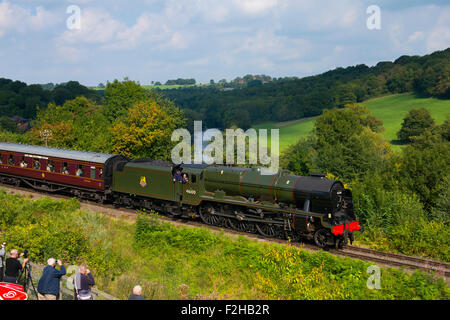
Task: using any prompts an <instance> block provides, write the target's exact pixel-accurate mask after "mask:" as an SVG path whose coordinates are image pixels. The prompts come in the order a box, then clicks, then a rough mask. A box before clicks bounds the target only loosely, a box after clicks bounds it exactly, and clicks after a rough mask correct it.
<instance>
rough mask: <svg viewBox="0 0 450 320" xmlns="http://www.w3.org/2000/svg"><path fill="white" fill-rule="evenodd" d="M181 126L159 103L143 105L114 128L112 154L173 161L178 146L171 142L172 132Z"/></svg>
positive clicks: (140, 102)
mask: <svg viewBox="0 0 450 320" xmlns="http://www.w3.org/2000/svg"><path fill="white" fill-rule="evenodd" d="M179 123H180V122H179V119H177V118H176V117H174V116H173V115H171V114H170V113H169V112H166V111H165V110H164V109H163V108H162V107H161V106H160V105H158V103H157V102H156V101H155V100H151V99H147V100H145V101H139V102H137V103H136V104H135V105H134V106H133V107H131V108H130V109H129V110H128V111H127V116H126V117H123V118H121V121H119V122H117V123H116V125H115V126H114V127H113V128H112V130H111V133H112V140H113V147H112V151H113V152H114V153H119V154H122V155H125V156H128V157H131V158H141V157H149V158H153V159H161V160H169V159H170V156H171V150H172V148H173V147H174V146H175V144H176V142H172V141H171V137H172V132H173V131H174V130H175V129H178V128H179Z"/></svg>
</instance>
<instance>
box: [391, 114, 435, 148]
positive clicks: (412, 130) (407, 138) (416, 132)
mask: <svg viewBox="0 0 450 320" xmlns="http://www.w3.org/2000/svg"><path fill="white" fill-rule="evenodd" d="M434 125H435V123H434V120H433V118H432V117H431V115H430V112H429V111H428V110H427V109H425V108H421V109H412V110H410V111H409V113H408V114H407V115H406V117H405V118H404V119H403V123H402V128H401V129H400V131H399V132H398V133H397V136H398V138H399V139H400V140H401V141H403V142H405V143H409V142H411V138H412V137H415V136H420V135H421V134H423V133H424V132H425V131H426V130H427V129H429V128H431V127H433V126H434Z"/></svg>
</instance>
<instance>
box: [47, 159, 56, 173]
mask: <svg viewBox="0 0 450 320" xmlns="http://www.w3.org/2000/svg"><path fill="white" fill-rule="evenodd" d="M47 171H50V172H54V171H55V163H54V162H53V160H48V163H47Z"/></svg>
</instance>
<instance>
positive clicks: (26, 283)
mask: <svg viewBox="0 0 450 320" xmlns="http://www.w3.org/2000/svg"><path fill="white" fill-rule="evenodd" d="M31 268H32V267H31V264H30V263H29V262H27V263H26V264H25V267H24V268H23V271H22V274H23V276H24V286H23V290H24V291H25V292H27V293H28V290H29V289H30V284H31V287H32V288H33V291H34V294H35V295H36V299H37V300H39V296H38V293H37V290H36V288H35V287H34V283H33V278H32V277H31Z"/></svg>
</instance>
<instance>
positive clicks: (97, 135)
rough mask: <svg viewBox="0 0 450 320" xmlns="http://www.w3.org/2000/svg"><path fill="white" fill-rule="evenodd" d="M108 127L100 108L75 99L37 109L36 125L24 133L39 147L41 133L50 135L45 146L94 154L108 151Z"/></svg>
mask: <svg viewBox="0 0 450 320" xmlns="http://www.w3.org/2000/svg"><path fill="white" fill-rule="evenodd" d="M109 126H110V124H109V122H108V120H107V119H106V117H105V116H104V112H103V106H101V105H97V104H96V103H94V102H92V101H90V100H88V99H87V98H85V97H78V98H75V99H73V100H69V101H66V102H65V103H64V104H63V105H62V106H58V105H56V104H54V103H50V104H49V106H48V107H47V108H46V109H43V110H39V111H38V114H37V119H36V121H35V125H34V126H33V128H31V130H30V131H29V132H28V133H27V135H28V136H29V137H30V140H31V141H32V143H33V144H38V145H42V144H44V141H43V140H42V138H41V133H42V132H43V131H44V130H48V131H50V132H51V133H52V137H51V139H50V140H49V141H48V145H49V146H52V147H58V148H66V149H76V150H83V151H93V152H107V153H108V152H110V151H111V136H110V133H109V130H108V128H109Z"/></svg>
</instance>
